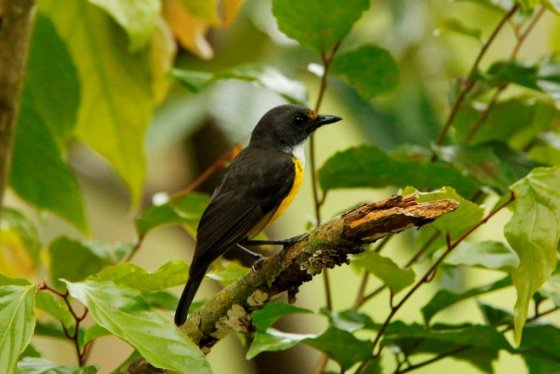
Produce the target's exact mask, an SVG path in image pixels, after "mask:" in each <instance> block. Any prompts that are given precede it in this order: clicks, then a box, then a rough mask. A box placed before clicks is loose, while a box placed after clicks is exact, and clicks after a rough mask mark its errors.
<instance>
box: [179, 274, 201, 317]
mask: <svg viewBox="0 0 560 374" xmlns="http://www.w3.org/2000/svg"><path fill="white" fill-rule="evenodd" d="M204 270H206V269H204ZM205 273H206V271H197V272H196V273H194V274H189V280H188V281H187V284H186V285H185V288H184V289H183V293H182V294H181V298H180V299H179V304H178V305H177V310H176V311H175V324H176V325H177V326H181V325H182V324H184V323H185V321H186V320H187V314H188V313H189V307H190V306H191V304H192V301H193V299H194V295H196V291H197V290H198V287H199V286H200V283H201V282H202V279H203V278H204V274H205Z"/></svg>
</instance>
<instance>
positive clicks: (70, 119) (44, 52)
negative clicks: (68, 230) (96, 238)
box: [10, 13, 87, 232]
mask: <svg viewBox="0 0 560 374" xmlns="http://www.w3.org/2000/svg"><path fill="white" fill-rule="evenodd" d="M53 77H56V79H53ZM79 104H80V82H79V78H78V75H77V72H76V68H75V67H74V64H73V61H72V58H71V56H70V54H69V52H68V50H67V48H66V46H65V44H64V42H63V41H62V40H61V39H60V36H59V35H58V33H57V32H56V30H55V28H54V26H53V25H52V23H51V22H50V20H49V19H48V18H47V17H45V16H43V15H42V14H41V13H39V15H38V16H37V22H36V24H35V28H34V32H33V35H32V42H31V48H30V56H29V63H28V66H27V77H26V81H25V86H24V89H23V95H22V103H21V109H20V116H19V119H18V126H17V128H16V134H15V143H14V151H13V152H14V153H13V160H12V168H11V173H10V183H11V186H12V187H13V188H14V190H15V191H16V192H17V193H18V195H20V196H21V197H22V198H24V199H25V200H27V201H28V202H29V203H31V204H33V205H35V206H37V207H38V208H40V209H46V210H49V211H51V212H53V213H55V214H57V215H59V216H60V217H62V218H64V219H66V220H68V221H69V222H70V223H72V224H73V225H74V226H76V227H77V228H78V229H80V230H82V231H84V232H85V231H87V225H86V219H85V214H84V207H83V203H82V199H81V192H80V188H79V185H78V183H77V181H76V178H75V177H74V175H73V173H72V172H71V170H70V168H69V167H68V165H67V162H66V160H65V157H64V155H63V152H62V149H61V147H62V145H63V141H64V140H65V139H66V138H67V137H68V136H69V135H71V133H72V131H73V129H74V127H75V126H76V121H77V112H78V107H79Z"/></svg>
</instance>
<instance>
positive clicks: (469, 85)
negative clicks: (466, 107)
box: [436, 4, 519, 145]
mask: <svg viewBox="0 0 560 374" xmlns="http://www.w3.org/2000/svg"><path fill="white" fill-rule="evenodd" d="M518 9H519V4H515V5H514V6H513V7H511V9H510V10H509V12H507V13H506V14H504V16H503V17H502V19H501V20H500V22H499V23H498V25H496V28H495V29H494V31H493V32H492V34H491V35H490V37H488V40H487V41H486V43H484V45H483V46H482V48H481V49H480V52H479V53H478V55H477V56H476V59H475V60H474V63H473V65H472V67H471V69H470V71H469V74H468V75H467V78H466V81H465V82H464V83H463V87H462V89H461V91H460V92H459V96H458V97H457V99H456V100H455V103H454V104H453V107H452V108H451V111H450V112H449V116H448V117H447V120H446V121H445V124H444V125H443V128H442V129H441V132H440V134H439V136H438V138H437V140H436V144H437V145H442V144H443V142H444V140H445V137H446V136H447V133H448V132H449V129H450V128H451V125H452V124H453V121H454V120H455V116H456V115H457V113H458V112H459V108H460V107H461V105H462V104H463V101H464V100H465V98H466V97H467V94H468V93H469V92H470V91H471V90H472V88H473V87H474V83H475V80H474V79H473V76H474V74H475V73H476V71H477V70H478V67H479V65H480V62H481V61H482V58H483V57H484V55H485V54H486V52H487V51H488V48H489V47H490V45H492V43H493V42H494V41H495V40H496V36H497V35H498V33H499V32H500V30H501V29H502V28H503V27H504V25H505V24H506V22H507V21H508V20H509V19H510V18H511V17H512V16H513V15H514V14H515V12H517V10H518Z"/></svg>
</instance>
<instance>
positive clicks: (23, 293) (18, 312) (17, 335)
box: [0, 285, 37, 373]
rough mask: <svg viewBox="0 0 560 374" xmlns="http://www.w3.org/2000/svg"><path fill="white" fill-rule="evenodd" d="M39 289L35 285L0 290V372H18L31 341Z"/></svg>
mask: <svg viewBox="0 0 560 374" xmlns="http://www.w3.org/2000/svg"><path fill="white" fill-rule="evenodd" d="M36 290H37V288H36V287H35V286H33V285H31V286H2V287H0V357H1V359H0V373H13V372H15V368H16V363H17V360H18V357H19V355H20V354H21V353H22V352H23V351H24V349H25V347H27V345H28V344H29V343H30V342H31V337H32V336H33V329H34V328H35V314H34V313H33V304H34V296H35V292H36Z"/></svg>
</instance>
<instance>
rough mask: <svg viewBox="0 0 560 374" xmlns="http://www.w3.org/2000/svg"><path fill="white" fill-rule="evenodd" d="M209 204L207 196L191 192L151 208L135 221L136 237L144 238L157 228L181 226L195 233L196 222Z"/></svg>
mask: <svg viewBox="0 0 560 374" xmlns="http://www.w3.org/2000/svg"><path fill="white" fill-rule="evenodd" d="M209 203H210V197H209V196H208V195H205V194H200V193H195V192H193V193H190V194H188V195H186V196H183V197H181V198H180V199H178V200H177V201H175V200H171V201H169V202H167V203H165V204H162V205H157V206H153V207H151V208H149V209H148V210H146V211H145V212H144V213H143V214H142V215H141V216H140V217H138V218H137V219H136V220H135V222H134V223H135V226H136V232H137V233H138V236H144V235H146V233H148V231H150V230H152V229H153V228H156V227H158V226H162V225H170V224H183V225H186V226H187V228H188V229H189V231H190V232H192V233H196V228H197V226H198V221H200V217H201V216H202V213H203V212H204V209H206V207H207V206H208V204H209Z"/></svg>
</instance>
